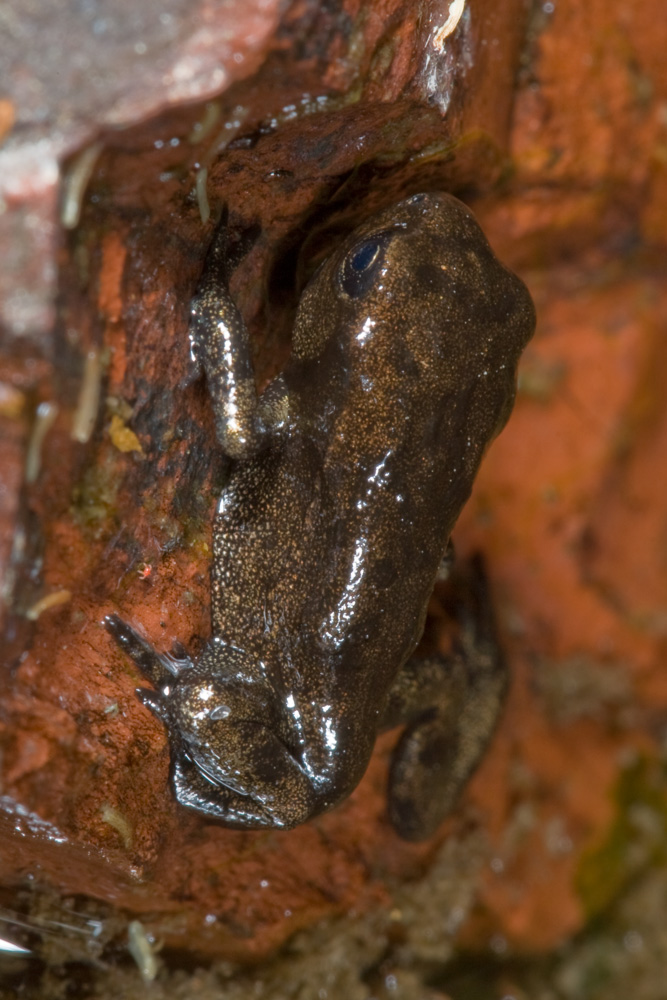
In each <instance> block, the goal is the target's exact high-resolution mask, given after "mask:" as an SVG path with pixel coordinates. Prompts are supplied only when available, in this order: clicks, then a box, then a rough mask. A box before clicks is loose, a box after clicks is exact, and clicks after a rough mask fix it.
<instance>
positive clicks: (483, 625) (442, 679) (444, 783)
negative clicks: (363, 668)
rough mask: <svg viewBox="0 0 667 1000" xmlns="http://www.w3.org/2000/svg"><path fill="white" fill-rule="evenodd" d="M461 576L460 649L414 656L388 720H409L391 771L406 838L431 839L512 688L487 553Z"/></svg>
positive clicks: (393, 813)
mask: <svg viewBox="0 0 667 1000" xmlns="http://www.w3.org/2000/svg"><path fill="white" fill-rule="evenodd" d="M456 578H457V579H456V595H455V597H456V602H455V615H456V618H457V621H458V623H459V626H460V638H459V644H458V648H457V650H456V651H455V653H454V654H453V655H452V656H451V657H447V658H444V657H434V658H430V659H425V660H418V659H415V658H413V659H411V660H408V662H407V663H406V664H405V666H404V667H403V669H402V670H401V672H400V674H399V676H398V677H397V679H396V682H395V684H394V687H393V689H392V691H391V693H390V697H389V703H388V706H387V710H386V713H385V716H384V719H383V724H384V727H385V728H389V727H391V726H394V725H398V724H399V723H401V722H406V723H407V726H406V729H405V732H404V733H403V735H402V737H401V739H400V740H399V743H398V746H397V747H396V749H395V751H394V755H393V759H392V764H391V769H390V775H389V815H390V819H391V822H392V824H393V826H394V828H395V829H396V830H397V832H398V833H399V834H400V835H401V836H402V837H403V838H405V839H406V840H421V839H423V838H425V837H428V836H429V835H430V834H431V833H433V832H434V830H435V829H436V828H437V827H438V825H439V824H440V822H441V821H442V820H443V819H444V817H445V816H446V815H447V814H448V813H449V812H450V811H451V809H452V808H453V806H454V804H455V803H456V800H457V798H458V796H459V794H460V792H461V791H462V789H463V787H464V785H465V783H466V781H467V780H468V778H469V777H470V775H471V774H472V772H473V770H474V769H475V767H476V766H477V764H478V763H479V761H480V759H481V757H482V754H483V753H484V750H485V749H486V747H487V745H488V743H489V741H490V739H491V736H492V735H493V731H494V729H495V724H496V721H497V718H498V715H499V712H500V708H501V706H502V702H503V698H504V695H505V692H506V690H507V668H506V665H505V661H504V658H503V655H502V652H501V650H500V648H499V646H498V643H497V641H496V626H495V620H494V615H493V608H492V606H491V599H490V594H489V590H488V585H487V581H486V575H485V573H484V568H483V565H482V561H481V559H480V558H475V559H473V560H471V562H470V563H469V565H468V567H467V570H466V572H465V573H464V574H461V578H460V579H459V573H458V572H457V573H456Z"/></svg>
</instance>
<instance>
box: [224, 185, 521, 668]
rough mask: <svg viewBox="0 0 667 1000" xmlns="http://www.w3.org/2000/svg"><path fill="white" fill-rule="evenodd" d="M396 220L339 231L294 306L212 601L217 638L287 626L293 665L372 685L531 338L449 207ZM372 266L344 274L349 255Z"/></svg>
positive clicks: (428, 580) (432, 565)
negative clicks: (288, 354) (285, 408)
mask: <svg viewBox="0 0 667 1000" xmlns="http://www.w3.org/2000/svg"><path fill="white" fill-rule="evenodd" d="M401 209H402V212H401V214H400V215H399V216H398V217H397V216H396V214H395V213H394V214H391V213H386V214H385V216H380V217H379V218H376V219H375V220H374V222H373V228H372V230H371V231H369V232H368V233H364V231H363V230H362V231H361V233H360V232H359V231H357V234H356V236H355V240H354V242H353V245H352V246H350V245H349V241H348V244H344V245H343V247H342V248H341V249H340V251H339V252H338V253H336V254H335V255H334V256H333V257H332V258H330V259H329V260H328V261H327V262H326V264H325V265H324V267H323V268H322V269H321V270H320V271H319V272H318V274H317V275H316V277H315V278H314V280H313V281H312V282H311V284H310V285H309V287H308V289H307V290H306V292H305V294H304V297H303V300H302V305H301V307H300V310H299V314H298V316H297V322H296V329H295V338H294V349H293V356H292V360H291V362H290V364H289V365H288V367H287V369H286V371H285V372H284V376H283V378H284V383H285V386H286V392H287V398H288V401H289V418H288V420H287V422H286V427H285V428H284V430H283V432H282V434H281V436H280V437H279V438H278V439H277V440H276V441H275V442H274V443H273V444H272V445H271V446H270V447H269V448H267V449H266V450H265V451H264V452H262V453H260V454H259V455H258V456H256V457H255V458H253V459H252V460H250V461H249V462H243V463H239V464H238V465H237V467H236V470H235V472H234V475H233V477H232V481H231V483H230V486H229V488H228V490H227V491H226V493H225V494H224V495H223V498H222V502H221V510H220V514H219V517H218V520H217V522H216V528H215V538H216V555H215V562H214V596H213V607H214V629H215V630H220V634H223V635H228V634H229V633H230V630H231V631H232V632H236V631H237V630H239V629H240V630H241V631H242V632H245V633H246V634H247V633H248V630H250V631H251V632H252V633H254V634H258V632H260V631H262V630H263V631H264V633H265V634H267V635H268V634H269V633H272V634H276V633H280V631H281V630H287V631H289V632H290V634H291V636H292V643H294V636H301V637H303V643H304V644H305V646H306V647H307V648H308V649H309V654H308V656H306V657H305V659H306V660H307V662H308V663H310V662H311V660H312V661H314V662H316V663H318V664H320V663H321V662H322V660H325V661H326V660H327V658H328V659H329V661H331V662H333V663H335V664H336V670H337V671H338V673H339V674H343V675H345V674H346V673H347V672H348V671H349V672H351V673H352V674H353V676H354V678H355V679H356V680H355V683H356V684H360V683H361V682H360V678H362V677H365V678H367V680H366V681H364V682H363V683H364V684H365V683H369V684H370V683H372V684H376V685H377V683H378V681H379V680H381V681H384V682H386V685H387V686H389V685H390V684H391V680H392V679H393V676H394V674H395V673H396V671H397V670H398V669H399V668H400V666H401V664H402V663H403V661H404V660H405V658H406V657H407V656H408V655H409V653H410V652H411V650H412V648H413V647H414V645H415V643H416V641H417V639H418V637H419V633H420V630H421V626H422V624H423V612H424V608H425V605H426V602H427V600H428V596H429V594H430V591H431V589H432V586H433V582H434V579H435V575H436V572H437V567H438V564H439V561H440V559H441V556H442V554H443V552H444V549H445V546H446V543H447V539H448V537H449V533H450V531H451V529H452V527H453V524H454V522H455V520H456V517H457V516H458V513H459V511H460V509H461V507H462V505H463V503H464V502H465V500H466V499H467V497H468V495H469V493H470V489H471V486H472V482H473V479H474V475H475V473H476V470H477V467H478V465H479V461H480V459H481V457H482V454H483V451H484V449H485V447H486V445H487V443H488V442H489V440H490V439H491V438H492V437H493V436H494V434H495V433H497V431H498V430H500V429H501V427H502V425H503V424H504V422H505V420H506V418H507V415H508V414H509V410H510V409H511V405H512V401H513V397H514V386H515V379H516V365H517V361H518V357H519V353H520V351H521V349H522V348H523V346H524V344H525V342H526V340H527V339H528V337H529V336H530V333H531V332H532V326H533V311H532V303H531V302H530V298H529V296H528V293H527V291H526V289H525V287H524V286H523V284H522V283H521V282H520V281H519V280H518V279H517V278H516V277H515V276H514V275H512V274H511V273H510V272H508V271H507V270H506V269H505V268H504V267H502V265H500V264H499V262H498V261H497V260H496V258H495V257H494V256H493V254H492V253H491V251H490V248H489V247H488V244H487V242H486V239H485V237H484V236H483V234H482V232H481V230H480V229H479V227H478V225H477V223H476V222H475V220H474V219H473V217H472V216H471V215H470V213H469V212H468V211H467V210H466V209H465V208H464V207H463V206H462V205H460V203H459V202H456V201H454V200H453V199H451V198H449V197H448V196H446V195H426V196H419V197H418V198H415V199H411V200H409V201H408V202H404V203H403V204H402V206H401ZM372 254H375V258H374V260H373V261H371V265H370V268H369V267H368V266H362V267H361V269H360V273H359V274H357V273H356V272H355V270H354V267H353V266H352V265H353V264H354V261H355V255H356V257H357V260H358V261H359V262H360V263H361V265H367V261H368V259H369V257H370V256H372ZM351 261H352V265H351V263H350V262H351ZM369 271H370V275H369ZM229 637H230V639H233V637H234V636H233V635H230V636H229ZM313 669H314V670H319V669H320V668H319V666H317V667H314V668H313Z"/></svg>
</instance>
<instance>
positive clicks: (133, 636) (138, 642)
mask: <svg viewBox="0 0 667 1000" xmlns="http://www.w3.org/2000/svg"><path fill="white" fill-rule="evenodd" d="M104 627H105V628H106V630H107V632H108V633H109V634H110V635H111V636H112V637H113V638H114V639H115V641H116V643H117V644H118V645H119V646H120V648H121V649H122V650H123V652H124V653H126V654H127V655H128V656H129V657H130V659H131V660H134V662H135V663H136V665H137V666H138V667H139V669H140V670H141V672H142V674H143V675H144V677H146V678H147V679H148V680H149V681H152V683H153V684H154V685H155V687H156V688H159V689H162V688H164V687H165V685H169V683H173V681H174V680H175V678H177V677H180V675H181V674H182V672H183V671H184V670H188V669H189V668H190V667H191V666H192V660H191V659H190V657H189V656H188V655H187V653H186V652H185V650H184V649H183V647H182V646H181V644H180V643H174V652H173V654H169V653H158V652H157V650H156V649H153V647H152V646H151V645H150V644H149V643H148V642H146V640H145V639H143V638H142V637H141V636H140V635H139V633H138V632H135V630H134V629H133V628H132V627H131V626H130V625H128V624H127V622H124V621H123V619H122V618H119V617H118V615H107V616H106V618H105V619H104ZM142 690H143V689H142Z"/></svg>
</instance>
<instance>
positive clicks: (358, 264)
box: [350, 240, 380, 273]
mask: <svg viewBox="0 0 667 1000" xmlns="http://www.w3.org/2000/svg"><path fill="white" fill-rule="evenodd" d="M379 249H380V244H379V243H377V242H376V241H375V240H374V241H373V242H372V243H364V244H363V246H362V247H360V248H359V250H357V252H356V253H355V255H354V257H353V258H352V260H351V261H350V263H351V264H352V267H353V268H354V270H355V271H356V272H357V273H361V271H365V270H366V268H367V267H370V265H371V264H372V263H373V261H374V260H375V258H376V257H377V255H378V251H379Z"/></svg>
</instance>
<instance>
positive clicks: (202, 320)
mask: <svg viewBox="0 0 667 1000" xmlns="http://www.w3.org/2000/svg"><path fill="white" fill-rule="evenodd" d="M228 281H229V263H228V231H227V220H226V215H223V218H222V220H221V222H220V224H219V226H218V229H217V230H216V233H215V236H214V238H213V242H212V243H211V247H210V249H209V252H208V254H207V257H206V262H205V264H204V270H203V273H202V277H201V280H200V282H199V285H198V286H197V291H196V293H195V296H194V298H193V299H192V302H191V304H190V326H189V330H188V335H189V339H190V353H191V357H192V360H193V362H194V363H195V365H197V366H198V367H199V368H203V370H204V372H205V374H206V380H207V382H208V388H209V392H210V395H211V402H212V404H213V410H214V413H215V428H216V434H217V437H218V440H219V442H220V444H221V446H222V449H223V451H224V452H225V454H226V455H228V456H229V457H230V458H234V459H239V458H249V457H250V456H251V455H253V454H254V453H255V452H256V451H257V450H258V449H259V447H260V445H261V442H262V439H263V437H264V436H265V434H266V433H267V431H268V430H269V429H270V425H271V423H274V422H275V420H274V415H275V412H276V409H278V410H281V407H279V406H278V407H276V399H275V397H276V395H277V394H279V389H280V388H281V387H282V381H281V380H276V383H277V384H276V385H272V386H270V387H269V389H270V390H271V391H270V392H268V394H267V393H264V395H263V397H262V400H259V399H258V397H257V390H256V387H255V374H254V370H253V364H252V352H251V348H250V338H249V336H248V331H247V329H246V325H245V323H244V322H243V317H242V316H241V314H240V312H239V310H238V309H237V308H236V305H235V304H234V302H233V300H232V298H231V296H230V294H229V289H228ZM265 396H266V397H267V399H268V400H269V405H267V403H266V402H265V400H264V397H265Z"/></svg>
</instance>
